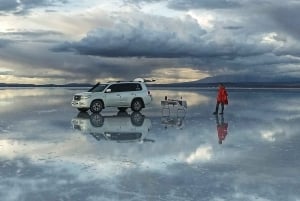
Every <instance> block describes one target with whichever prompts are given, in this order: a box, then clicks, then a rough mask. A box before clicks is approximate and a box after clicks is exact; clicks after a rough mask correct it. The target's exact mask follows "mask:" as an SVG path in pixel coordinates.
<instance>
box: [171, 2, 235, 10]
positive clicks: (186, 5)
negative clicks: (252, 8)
mask: <svg viewBox="0 0 300 201" xmlns="http://www.w3.org/2000/svg"><path fill="white" fill-rule="evenodd" d="M239 6H240V4H239V3H238V1H232V0H204V1H199V0H172V1H170V2H169V7H170V8H173V9H177V10H189V9H197V8H203V9H227V8H235V7H239Z"/></svg>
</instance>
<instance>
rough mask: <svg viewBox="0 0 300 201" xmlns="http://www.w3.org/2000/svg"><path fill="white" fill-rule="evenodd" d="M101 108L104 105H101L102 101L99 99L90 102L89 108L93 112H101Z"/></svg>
mask: <svg viewBox="0 0 300 201" xmlns="http://www.w3.org/2000/svg"><path fill="white" fill-rule="evenodd" d="M103 108H104V106H103V102H102V101H101V100H94V101H93V102H92V103H91V108H90V110H91V112H93V113H98V112H101V111H102V109H103Z"/></svg>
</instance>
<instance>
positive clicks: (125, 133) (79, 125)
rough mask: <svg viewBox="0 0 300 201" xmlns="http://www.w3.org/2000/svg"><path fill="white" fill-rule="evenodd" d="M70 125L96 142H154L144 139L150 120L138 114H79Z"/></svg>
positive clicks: (149, 126)
mask: <svg viewBox="0 0 300 201" xmlns="http://www.w3.org/2000/svg"><path fill="white" fill-rule="evenodd" d="M72 124H73V128H74V129H76V130H80V131H81V132H82V133H83V134H90V135H92V136H93V137H94V138H95V139H96V140H98V141H100V140H109V141H116V142H154V140H151V139H146V135H147V134H148V132H149V130H150V128H151V120H150V119H148V118H145V116H144V115H142V114H141V113H139V112H133V113H132V114H131V115H129V114H128V113H126V112H119V113H118V114H117V115H113V116H102V115H101V114H99V113H92V114H91V115H90V114H88V113H86V112H84V113H82V112H81V113H79V114H78V115H77V117H75V118H73V119H72Z"/></svg>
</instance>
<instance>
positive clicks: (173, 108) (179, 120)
mask: <svg viewBox="0 0 300 201" xmlns="http://www.w3.org/2000/svg"><path fill="white" fill-rule="evenodd" d="M161 106H162V109H161V113H162V118H161V123H162V124H163V125H165V128H168V126H175V127H177V128H183V126H184V125H183V121H184V118H185V114H186V110H187V102H186V101H185V100H182V99H167V100H164V101H161Z"/></svg>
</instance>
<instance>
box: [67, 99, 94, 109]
mask: <svg viewBox="0 0 300 201" xmlns="http://www.w3.org/2000/svg"><path fill="white" fill-rule="evenodd" d="M71 105H72V107H76V108H90V102H89V101H88V100H80V101H76V100H73V101H72V102H71Z"/></svg>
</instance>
